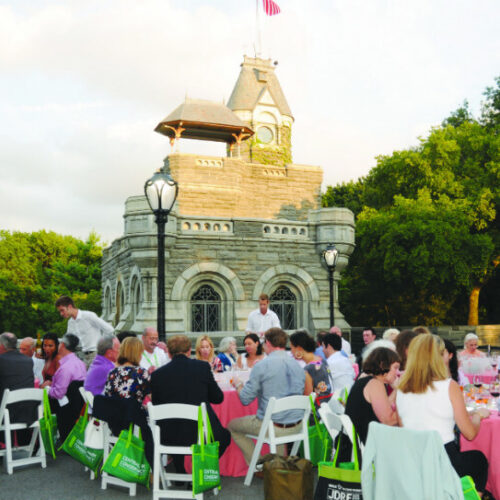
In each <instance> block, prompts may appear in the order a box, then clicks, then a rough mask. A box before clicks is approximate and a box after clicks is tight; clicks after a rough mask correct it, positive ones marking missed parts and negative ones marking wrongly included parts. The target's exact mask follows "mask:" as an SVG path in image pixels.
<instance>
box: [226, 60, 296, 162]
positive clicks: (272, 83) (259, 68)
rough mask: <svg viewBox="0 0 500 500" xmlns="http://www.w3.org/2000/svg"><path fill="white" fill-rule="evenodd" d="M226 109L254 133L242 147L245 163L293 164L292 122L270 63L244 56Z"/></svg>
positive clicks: (290, 113)
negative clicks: (232, 112)
mask: <svg viewBox="0 0 500 500" xmlns="http://www.w3.org/2000/svg"><path fill="white" fill-rule="evenodd" d="M227 106H228V108H230V109H231V110H233V111H234V113H235V114H236V115H237V116H238V117H239V118H240V120H241V121H242V122H244V123H245V124H247V126H248V127H249V128H250V129H252V130H254V131H255V135H254V136H252V137H250V138H249V139H247V140H246V141H244V142H243V144H242V145H241V155H242V157H243V158H244V159H245V160H246V161H248V162H251V163H263V164H271V165H281V166H284V165H286V164H288V163H292V144H291V135H292V124H293V121H294V118H293V115H292V111H291V110H290V106H289V105H288V102H287V100H286V98H285V94H284V93H283V90H282V89H281V85H280V83H279V81H278V78H277V77H276V73H275V72H274V65H273V64H272V63H271V59H259V58H253V57H247V56H244V59H243V63H242V64H241V71H240V75H239V77H238V80H237V81H236V84H235V86H234V88H233V92H232V93H231V97H230V98H229V101H228V103H227Z"/></svg>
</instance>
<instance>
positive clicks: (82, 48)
mask: <svg viewBox="0 0 500 500" xmlns="http://www.w3.org/2000/svg"><path fill="white" fill-rule="evenodd" d="M276 2H277V3H278V4H279V6H280V8H281V13H280V14H279V15H277V16H273V17H265V16H261V23H260V24H261V36H262V56H263V57H265V58H268V57H269V58H272V60H273V61H274V60H276V61H278V66H277V68H276V72H277V76H278V79H279V80H280V83H281V86H282V88H283V91H284V93H285V95H286V97H287V100H288V103H289V105H290V107H291V109H292V113H293V115H294V117H295V123H294V126H293V136H292V140H293V161H294V163H299V164H310V165H319V166H321V167H322V168H323V170H324V183H323V187H324V188H326V186H328V185H334V184H337V183H340V182H344V181H349V180H351V179H352V180H355V179H357V178H359V177H360V176H365V175H367V174H368V172H369V171H370V169H371V168H372V167H373V166H375V164H376V157H377V156H378V155H382V154H390V153H391V152H392V151H394V150H398V149H404V148H409V147H413V146H416V145H417V144H418V137H423V136H425V135H426V134H427V133H428V132H429V130H430V128H431V127H433V126H438V125H439V124H440V123H441V121H442V120H443V119H444V118H445V117H447V116H449V114H450V112H451V111H453V110H455V109H456V108H458V107H459V106H460V105H461V104H462V103H463V101H464V100H465V99H467V100H468V101H469V103H470V106H471V108H472V111H473V112H474V113H476V114H478V113H479V111H480V106H481V100H482V98H483V96H482V93H483V92H484V90H485V88H486V87H487V86H492V85H494V78H495V77H497V76H500V34H499V33H500V32H499V30H498V19H499V18H500V3H499V2H498V0H475V1H470V0H419V1H418V2H416V1H409V0H406V1H403V0H307V1H304V0H276ZM255 18H256V16H255V0H120V1H118V0H86V1H85V2H84V1H81V0H79V1H76V0H59V1H56V0H30V1H28V0H13V1H3V0H0V117H1V119H0V229H8V230H17V231H35V230H39V229H46V230H53V231H56V232H59V233H62V234H72V235H74V236H77V237H81V238H85V237H87V236H88V234H89V233H90V232H91V231H96V232H97V233H98V234H99V235H101V237H102V240H103V241H104V242H107V243H111V241H113V239H115V238H117V237H119V236H120V235H121V234H122V233H123V218H122V216H123V212H124V202H125V200H126V198H127V197H128V196H132V195H139V194H142V193H143V186H144V182H145V181H146V179H148V178H149V177H150V176H151V175H152V174H153V172H154V171H155V170H156V169H157V168H159V167H161V166H162V164H163V158H165V157H166V156H167V155H168V154H169V153H170V145H169V141H168V138H166V137H165V136H162V135H160V134H157V133H155V132H154V128H155V126H156V125H157V123H158V122H160V121H161V120H162V119H163V118H164V117H165V116H167V115H168V114H169V113H170V112H171V111H172V110H173V109H174V108H176V107H177V106H178V105H179V104H181V103H182V102H183V100H184V98H185V97H186V96H188V97H191V98H201V99H210V100H214V101H220V102H222V101H223V100H225V101H226V102H227V100H228V99H229V96H230V94H231V90H232V88H233V85H234V83H235V82H236V79H237V77H238V74H239V70H240V63H241V62H242V60H243V55H244V54H246V55H249V56H253V55H254V54H255V41H256V34H255V33H256V30H255V25H256V22H255ZM180 151H182V152H192V153H200V154H208V155H212V154H213V155H221V156H222V155H224V148H223V145H220V144H211V143H207V142H199V141H189V140H183V141H181V144H180ZM180 189H182V186H180Z"/></svg>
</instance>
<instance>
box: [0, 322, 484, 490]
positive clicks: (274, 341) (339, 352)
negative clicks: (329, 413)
mask: <svg viewBox="0 0 500 500" xmlns="http://www.w3.org/2000/svg"><path fill="white" fill-rule="evenodd" d="M332 330H333V331H332V333H327V332H320V334H318V337H317V338H316V339H315V338H314V337H313V336H311V335H310V334H309V333H308V332H307V331H306V330H298V331H296V332H294V333H293V334H291V335H290V336H288V334H287V333H285V332H284V331H283V330H282V329H281V328H279V327H272V328H270V329H268V330H267V331H266V332H265V333H264V335H263V338H262V339H261V338H260V337H259V336H258V335H257V334H255V333H251V332H250V333H247V334H246V335H245V337H244V339H243V347H244V351H245V352H243V353H242V354H240V355H238V351H237V341H236V339H235V338H233V337H225V338H223V339H222V340H221V341H220V344H219V349H218V354H216V352H215V349H214V343H213V341H212V339H211V338H210V337H209V336H208V335H201V336H199V337H198V338H197V340H196V344H195V347H194V352H193V351H192V345H191V340H190V339H189V338H188V337H187V336H185V335H175V336H171V337H169V338H168V341H167V344H166V345H165V346H161V345H159V342H158V333H157V332H156V330H155V329H154V328H153V327H150V328H146V329H145V330H144V332H143V335H142V336H139V337H137V336H136V335H134V334H126V335H122V337H121V339H120V337H115V336H113V335H103V336H102V337H101V338H100V340H99V341H98V343H97V355H96V356H95V358H94V360H93V362H92V364H91V366H90V367H89V369H88V370H87V369H86V367H85V364H84V363H83V362H82V361H81V359H79V357H78V355H77V348H78V343H79V339H78V337H76V336H75V335H72V334H66V335H64V336H63V337H62V338H60V339H59V338H58V337H57V335H54V334H50V333H49V334H46V335H45V336H44V337H43V341H42V353H41V356H40V360H41V364H40V367H41V366H42V365H43V369H42V370H41V377H42V380H41V387H42V388H46V389H47V391H48V394H49V398H50V401H51V407H52V409H53V411H54V412H55V413H56V414H57V415H58V425H59V433H60V437H61V439H64V438H65V437H66V436H67V434H68V432H69V430H70V429H71V427H72V425H73V424H74V422H75V420H76V418H77V417H78V413H79V411H78V412H77V414H70V412H69V410H70V407H71V405H72V403H73V401H74V400H76V396H75V388H76V389H78V387H79V386H81V385H82V384H84V387H85V389H87V390H89V391H90V392H92V394H94V395H95V396H96V397H97V399H96V401H97V407H99V405H105V402H106V401H108V400H113V402H114V403H113V404H111V405H108V407H107V408H105V409H104V406H102V408H103V409H102V410H99V411H103V412H104V413H106V412H108V414H109V413H111V414H112V413H113V412H115V413H116V412H123V411H129V410H128V409H127V405H128V406H131V405H133V407H134V408H135V409H138V411H139V414H142V417H141V415H139V416H138V417H137V418H138V421H141V422H142V424H141V425H147V424H146V423H144V422H146V416H147V412H146V410H145V403H146V402H147V401H149V400H151V401H152V403H153V404H164V403H185V404H195V405H198V404H200V403H201V402H205V403H206V404H207V408H208V413H209V418H210V421H211V423H212V428H213V430H214V434H215V435H216V439H217V440H219V442H220V455H222V454H223V453H224V451H225V449H226V448H227V447H228V446H229V443H230V440H231V437H232V438H233V439H234V441H235V443H236V444H237V445H238V446H239V447H240V448H241V450H242V453H243V456H244V458H245V460H246V462H247V463H249V461H250V458H251V456H252V452H253V448H254V442H253V441H252V440H251V439H250V438H248V437H247V434H258V432H259V429H260V425H261V423H262V419H263V416H264V414H265V411H266V407H267V403H268V401H269V399H270V398H271V397H273V396H274V397H276V398H281V397H285V396H289V395H302V394H303V395H309V394H311V393H312V392H314V393H315V394H316V396H317V397H318V398H319V399H320V400H321V398H324V400H325V401H328V399H329V398H330V397H331V395H332V394H333V393H338V392H339V391H341V390H345V391H347V392H348V397H347V401H346V403H345V413H346V414H347V415H348V416H349V417H350V419H351V420H352V422H353V424H354V426H355V429H356V432H357V434H358V436H359V439H360V441H361V442H362V443H366V441H367V439H368V429H369V423H370V422H372V421H376V422H380V423H382V424H385V425H390V426H396V425H399V426H403V427H407V428H410V429H416V430H436V431H438V433H439V434H440V436H441V438H442V441H443V446H444V448H445V450H446V453H447V454H448V456H449V458H450V461H451V464H452V465H453V467H454V468H455V469H456V471H457V472H458V473H459V475H460V476H463V475H471V476H472V477H473V479H474V481H475V484H476V487H477V489H478V491H480V492H483V491H484V489H485V485H486V479H487V473H488V463H487V461H486V458H485V457H484V455H483V454H482V453H481V452H477V451H476V452H460V450H459V448H458V447H457V445H456V442H455V434H454V427H455V425H456V426H457V427H458V429H459V430H460V432H461V434H462V435H463V436H464V437H465V438H466V439H469V440H470V439H473V438H474V437H475V436H476V435H477V433H478V431H479V427H480V423H481V420H483V419H484V418H486V417H487V416H488V411H487V410H483V409H481V410H478V411H476V412H474V413H472V415H469V414H468V413H467V410H466V408H465V403H464V397H463V394H462V391H461V390H460V387H459V386H460V385H464V384H467V383H468V380H467V378H466V377H465V375H464V374H463V373H462V372H461V370H460V367H459V362H460V361H461V360H462V359H465V358H467V357H477V358H482V357H484V355H483V354H482V353H480V352H479V351H478V349H477V347H478V342H477V337H476V336H475V335H474V334H468V335H467V336H466V338H465V343H464V346H465V349H464V351H462V353H460V354H458V355H457V350H456V347H455V346H454V344H453V343H452V342H450V341H449V340H444V341H443V340H442V339H441V338H439V337H438V336H436V335H433V334H432V333H430V332H429V330H428V329H426V328H425V327H419V328H417V329H414V330H403V331H402V332H399V331H398V330H395V329H389V330H387V331H386V332H385V333H384V335H383V337H384V338H383V339H381V340H377V339H376V335H375V331H374V330H373V329H372V328H366V329H365V330H364V332H363V339H364V340H365V347H364V348H363V355H362V356H361V357H360V358H358V359H359V360H360V363H361V365H360V366H359V371H360V374H359V376H357V377H355V372H354V367H353V361H354V356H353V355H352V356H351V346H350V345H349V344H348V343H347V345H348V348H347V347H346V344H345V343H344V342H343V340H344V339H343V338H342V334H341V332H340V329H338V328H337V327H334V328H332ZM338 332H340V334H339V333H338ZM120 340H121V342H120ZM16 346H17V338H16V337H15V336H13V334H8V333H4V334H2V335H0V396H1V394H2V392H3V390H4V389H5V388H11V389H15V388H20V387H33V384H34V372H33V370H34V368H33V366H34V364H33V360H34V359H35V358H37V357H36V354H35V353H34V352H33V349H32V348H33V346H34V342H33V339H26V342H24V344H23V348H22V349H21V351H22V353H23V354H24V356H23V355H22V354H21V353H17V349H16ZM30 346H31V347H30ZM288 347H289V349H290V352H287V349H288ZM346 349H348V352H349V354H348V353H347V352H346ZM160 353H161V354H160ZM17 354H19V356H21V358H22V361H21V358H19V356H17ZM37 359H38V358H37ZM13 362H15V363H16V370H18V371H19V373H17V371H16V370H13V368H12V363H13ZM226 370H234V371H235V374H234V376H233V377H232V379H231V380H232V385H233V386H234V389H235V390H236V391H237V394H238V399H239V400H240V402H241V404H242V405H249V404H250V403H252V402H253V401H254V400H257V403H258V410H257V414H256V415H253V416H246V417H241V418H237V419H234V420H232V421H230V422H229V424H228V429H225V428H224V427H223V426H222V425H221V423H220V421H219V420H218V418H217V416H216V415H215V413H214V411H213V410H212V408H211V404H220V403H222V402H223V400H224V393H223V391H222V390H221V389H220V388H219V386H218V385H217V382H216V377H215V376H214V374H216V373H217V372H220V371H226ZM237 370H243V371H250V373H249V376H248V377H247V379H245V380H247V381H246V382H243V380H242V379H241V380H240V378H239V376H238V372H237ZM11 371H12V373H16V378H15V381H14V379H13V377H10V376H8V373H10V372H11ZM21 372H22V373H21ZM99 396H101V399H99ZM118 401H120V402H121V403H120V404H118V405H117V406H113V405H114V404H115V403H116V402H118ZM123 405H125V406H123ZM118 408H120V410H117V409H118ZM80 409H81V401H80ZM112 416H113V415H111V416H110V419H111V420H112ZM121 417H122V421H121V423H120V424H119V427H120V428H123V427H124V426H125V425H126V422H125V420H126V419H125V420H124V419H123V415H121ZM23 418H24V417H23ZM30 418H34V417H33V416H31V417H30ZM300 419H301V417H300V415H299V414H298V413H297V412H294V411H290V412H288V413H284V414H283V415H281V417H280V419H277V420H276V421H274V426H275V433H276V435H277V436H279V435H286V434H290V433H293V432H295V430H296V428H297V425H299V423H300ZM171 425H172V424H171ZM176 425H177V427H176ZM179 425H180V424H179ZM179 425H178V423H177V424H173V427H170V428H168V424H167V426H166V427H162V433H161V435H162V440H163V441H165V442H168V443H170V444H177V445H187V444H191V443H192V442H193V441H195V440H196V429H195V427H194V426H193V425H192V424H186V425H185V426H183V425H180V426H179ZM120 428H117V427H115V428H114V429H113V431H114V432H118V431H119V430H120ZM145 439H149V440H151V439H152V438H151V437H149V438H148V437H147V436H146V437H145ZM150 444H151V443H150ZM281 451H283V450H281ZM151 456H152V455H151V449H149V451H148V458H150V457H151ZM174 466H175V468H176V470H177V471H178V472H184V465H183V461H182V460H181V458H176V459H175V460H174Z"/></svg>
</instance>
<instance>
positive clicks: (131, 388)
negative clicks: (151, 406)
mask: <svg viewBox="0 0 500 500" xmlns="http://www.w3.org/2000/svg"><path fill="white" fill-rule="evenodd" d="M143 351H144V345H143V343H142V341H141V340H140V339H138V338H137V337H127V338H126V339H125V340H124V341H123V342H122V344H121V345H120V352H119V353H118V360H117V364H118V366H117V367H116V368H113V369H112V370H111V371H110V372H109V374H108V379H107V380H106V385H105V387H104V395H105V396H115V397H116V396H117V397H120V398H125V399H135V400H136V401H137V402H138V403H139V404H142V402H143V400H144V398H145V397H146V396H147V395H148V394H150V393H151V387H150V381H151V378H150V375H149V372H148V370H146V369H144V368H141V367H140V366H139V363H140V362H141V357H142V352H143Z"/></svg>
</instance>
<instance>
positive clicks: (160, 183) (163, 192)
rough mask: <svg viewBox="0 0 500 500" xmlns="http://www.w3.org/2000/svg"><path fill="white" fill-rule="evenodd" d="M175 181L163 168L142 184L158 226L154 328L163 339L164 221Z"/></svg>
mask: <svg viewBox="0 0 500 500" xmlns="http://www.w3.org/2000/svg"><path fill="white" fill-rule="evenodd" d="M178 189H179V188H178V185H177V182H175V181H174V180H173V179H172V177H170V174H169V173H168V172H166V171H165V170H162V169H160V170H158V172H155V173H154V174H153V177H151V179H149V180H147V181H146V184H144V193H145V194H146V199H147V200H148V203H149V206H150V208H151V210H152V212H153V213H154V214H155V222H156V224H157V226H158V283H157V284H158V288H157V297H156V300H157V302H158V309H157V313H156V325H157V326H156V328H157V330H158V337H159V339H160V340H161V341H163V342H164V341H165V223H166V222H167V220H168V214H169V213H170V210H172V207H173V206H174V203H175V199H176V198H177V191H178Z"/></svg>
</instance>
